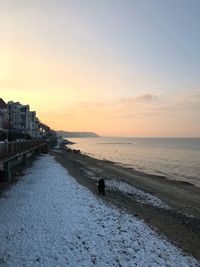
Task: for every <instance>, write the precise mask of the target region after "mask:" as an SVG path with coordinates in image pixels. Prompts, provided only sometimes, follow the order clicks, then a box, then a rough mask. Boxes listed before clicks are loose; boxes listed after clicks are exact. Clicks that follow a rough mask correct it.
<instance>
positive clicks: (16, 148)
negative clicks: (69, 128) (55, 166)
mask: <svg viewBox="0 0 200 267" xmlns="http://www.w3.org/2000/svg"><path fill="white" fill-rule="evenodd" d="M45 144H46V140H45V139H39V140H26V141H15V142H0V158H7V157H9V156H12V155H15V154H18V153H22V152H26V151H28V150H31V149H34V148H37V147H40V146H42V145H45Z"/></svg>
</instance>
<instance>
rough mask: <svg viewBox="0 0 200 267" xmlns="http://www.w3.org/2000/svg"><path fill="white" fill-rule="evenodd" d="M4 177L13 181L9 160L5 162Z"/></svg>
mask: <svg viewBox="0 0 200 267" xmlns="http://www.w3.org/2000/svg"><path fill="white" fill-rule="evenodd" d="M4 177H5V179H6V180H7V181H8V182H10V181H11V171H10V166H9V162H5V163H4Z"/></svg>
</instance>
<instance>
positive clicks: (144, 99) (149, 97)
mask: <svg viewBox="0 0 200 267" xmlns="http://www.w3.org/2000/svg"><path fill="white" fill-rule="evenodd" d="M156 100H157V96H156V95H153V94H142V95H139V96H134V97H128V98H121V99H120V102H122V103H152V102H155V101H156Z"/></svg>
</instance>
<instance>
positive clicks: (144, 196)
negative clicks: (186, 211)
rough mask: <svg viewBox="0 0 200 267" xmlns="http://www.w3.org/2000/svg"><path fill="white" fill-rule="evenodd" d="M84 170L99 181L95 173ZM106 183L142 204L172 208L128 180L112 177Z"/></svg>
mask: <svg viewBox="0 0 200 267" xmlns="http://www.w3.org/2000/svg"><path fill="white" fill-rule="evenodd" d="M83 172H84V173H85V174H86V175H87V176H88V177H90V178H91V179H93V180H95V181H98V180H99V179H100V178H99V177H97V176H94V175H93V173H92V172H90V171H85V170H83ZM105 184H106V188H107V189H110V190H118V191H120V192H121V193H123V194H125V195H126V196H128V197H131V198H134V200H135V201H137V202H139V203H141V204H146V205H151V206H154V207H157V208H161V209H166V210H169V209H171V208H170V207H169V206H168V205H167V204H165V203H164V202H163V201H162V200H161V199H159V198H158V197H155V196H153V195H152V194H150V193H147V192H144V191H143V190H140V189H137V188H135V187H134V186H132V185H130V184H128V183H126V182H123V181H117V180H115V179H111V180H106V181H105Z"/></svg>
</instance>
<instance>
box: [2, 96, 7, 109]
mask: <svg viewBox="0 0 200 267" xmlns="http://www.w3.org/2000/svg"><path fill="white" fill-rule="evenodd" d="M3 108H7V104H6V103H5V102H4V101H3V99H2V98H0V109H3Z"/></svg>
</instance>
